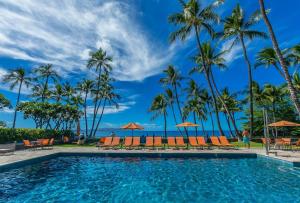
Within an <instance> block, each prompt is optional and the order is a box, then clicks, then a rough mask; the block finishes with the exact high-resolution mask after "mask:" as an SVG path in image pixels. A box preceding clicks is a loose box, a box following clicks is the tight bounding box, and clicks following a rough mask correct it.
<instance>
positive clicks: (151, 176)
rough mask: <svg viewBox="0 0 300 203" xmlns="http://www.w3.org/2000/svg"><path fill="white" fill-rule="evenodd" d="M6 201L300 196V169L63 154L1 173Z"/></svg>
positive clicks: (263, 163) (264, 163) (0, 197)
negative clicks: (65, 155)
mask: <svg viewBox="0 0 300 203" xmlns="http://www.w3.org/2000/svg"><path fill="white" fill-rule="evenodd" d="M0 201H1V202H143V203H146V202H222V203H224V202H300V169H299V168H295V167H294V168H293V167H291V166H289V165H286V164H283V163H281V162H277V161H272V160H267V159H263V158H257V159H150V158H101V157H60V158H56V159H51V160H48V161H44V162H41V163H39V164H34V165H31V166H25V167H22V168H19V169H12V170H10V171H7V172H3V173H0Z"/></svg>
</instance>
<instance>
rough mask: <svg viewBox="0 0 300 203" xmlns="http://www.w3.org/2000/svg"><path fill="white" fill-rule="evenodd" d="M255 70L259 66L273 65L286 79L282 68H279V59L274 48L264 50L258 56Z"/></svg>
mask: <svg viewBox="0 0 300 203" xmlns="http://www.w3.org/2000/svg"><path fill="white" fill-rule="evenodd" d="M256 61H257V62H256V64H255V65H254V67H255V68H257V67H259V66H265V67H267V68H268V67H270V66H271V65H272V66H274V67H275V69H276V70H277V71H278V72H279V74H280V75H281V76H282V77H284V74H283V72H282V70H281V69H280V67H279V66H278V57H277V55H276V53H275V51H274V49H273V48H264V49H262V50H261V51H260V52H259V53H258V55H257V56H256Z"/></svg>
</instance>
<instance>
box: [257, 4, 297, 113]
mask: <svg viewBox="0 0 300 203" xmlns="http://www.w3.org/2000/svg"><path fill="white" fill-rule="evenodd" d="M259 5H260V12H261V15H262V17H263V19H264V21H265V24H266V26H267V28H268V31H269V34H270V37H271V41H272V44H273V48H274V51H275V53H276V55H277V57H278V60H279V63H280V65H281V68H282V70H283V73H284V79H285V81H286V83H287V86H288V89H289V91H290V97H291V100H292V102H293V103H294V105H295V108H296V110H297V112H298V114H300V103H299V100H298V98H297V93H296V89H295V87H294V85H293V82H292V78H291V76H290V74H289V71H288V66H287V64H286V62H285V61H284V57H283V54H282V53H281V50H280V48H279V45H278V42H277V39H276V36H275V33H274V31H273V28H272V25H271V23H270V21H269V18H268V16H267V14H266V10H265V4H264V1H263V0H259Z"/></svg>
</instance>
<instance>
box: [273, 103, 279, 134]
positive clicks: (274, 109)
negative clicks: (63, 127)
mask: <svg viewBox="0 0 300 203" xmlns="http://www.w3.org/2000/svg"><path fill="white" fill-rule="evenodd" d="M275 111H276V108H275V102H272V112H273V123H275V122H276V117H275ZM277 135H278V131H277V127H276V126H275V137H276V138H277Z"/></svg>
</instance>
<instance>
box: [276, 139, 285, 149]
mask: <svg viewBox="0 0 300 203" xmlns="http://www.w3.org/2000/svg"><path fill="white" fill-rule="evenodd" d="M283 145H284V142H283V141H282V139H281V138H276V139H275V145H274V149H282V147H283Z"/></svg>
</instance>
